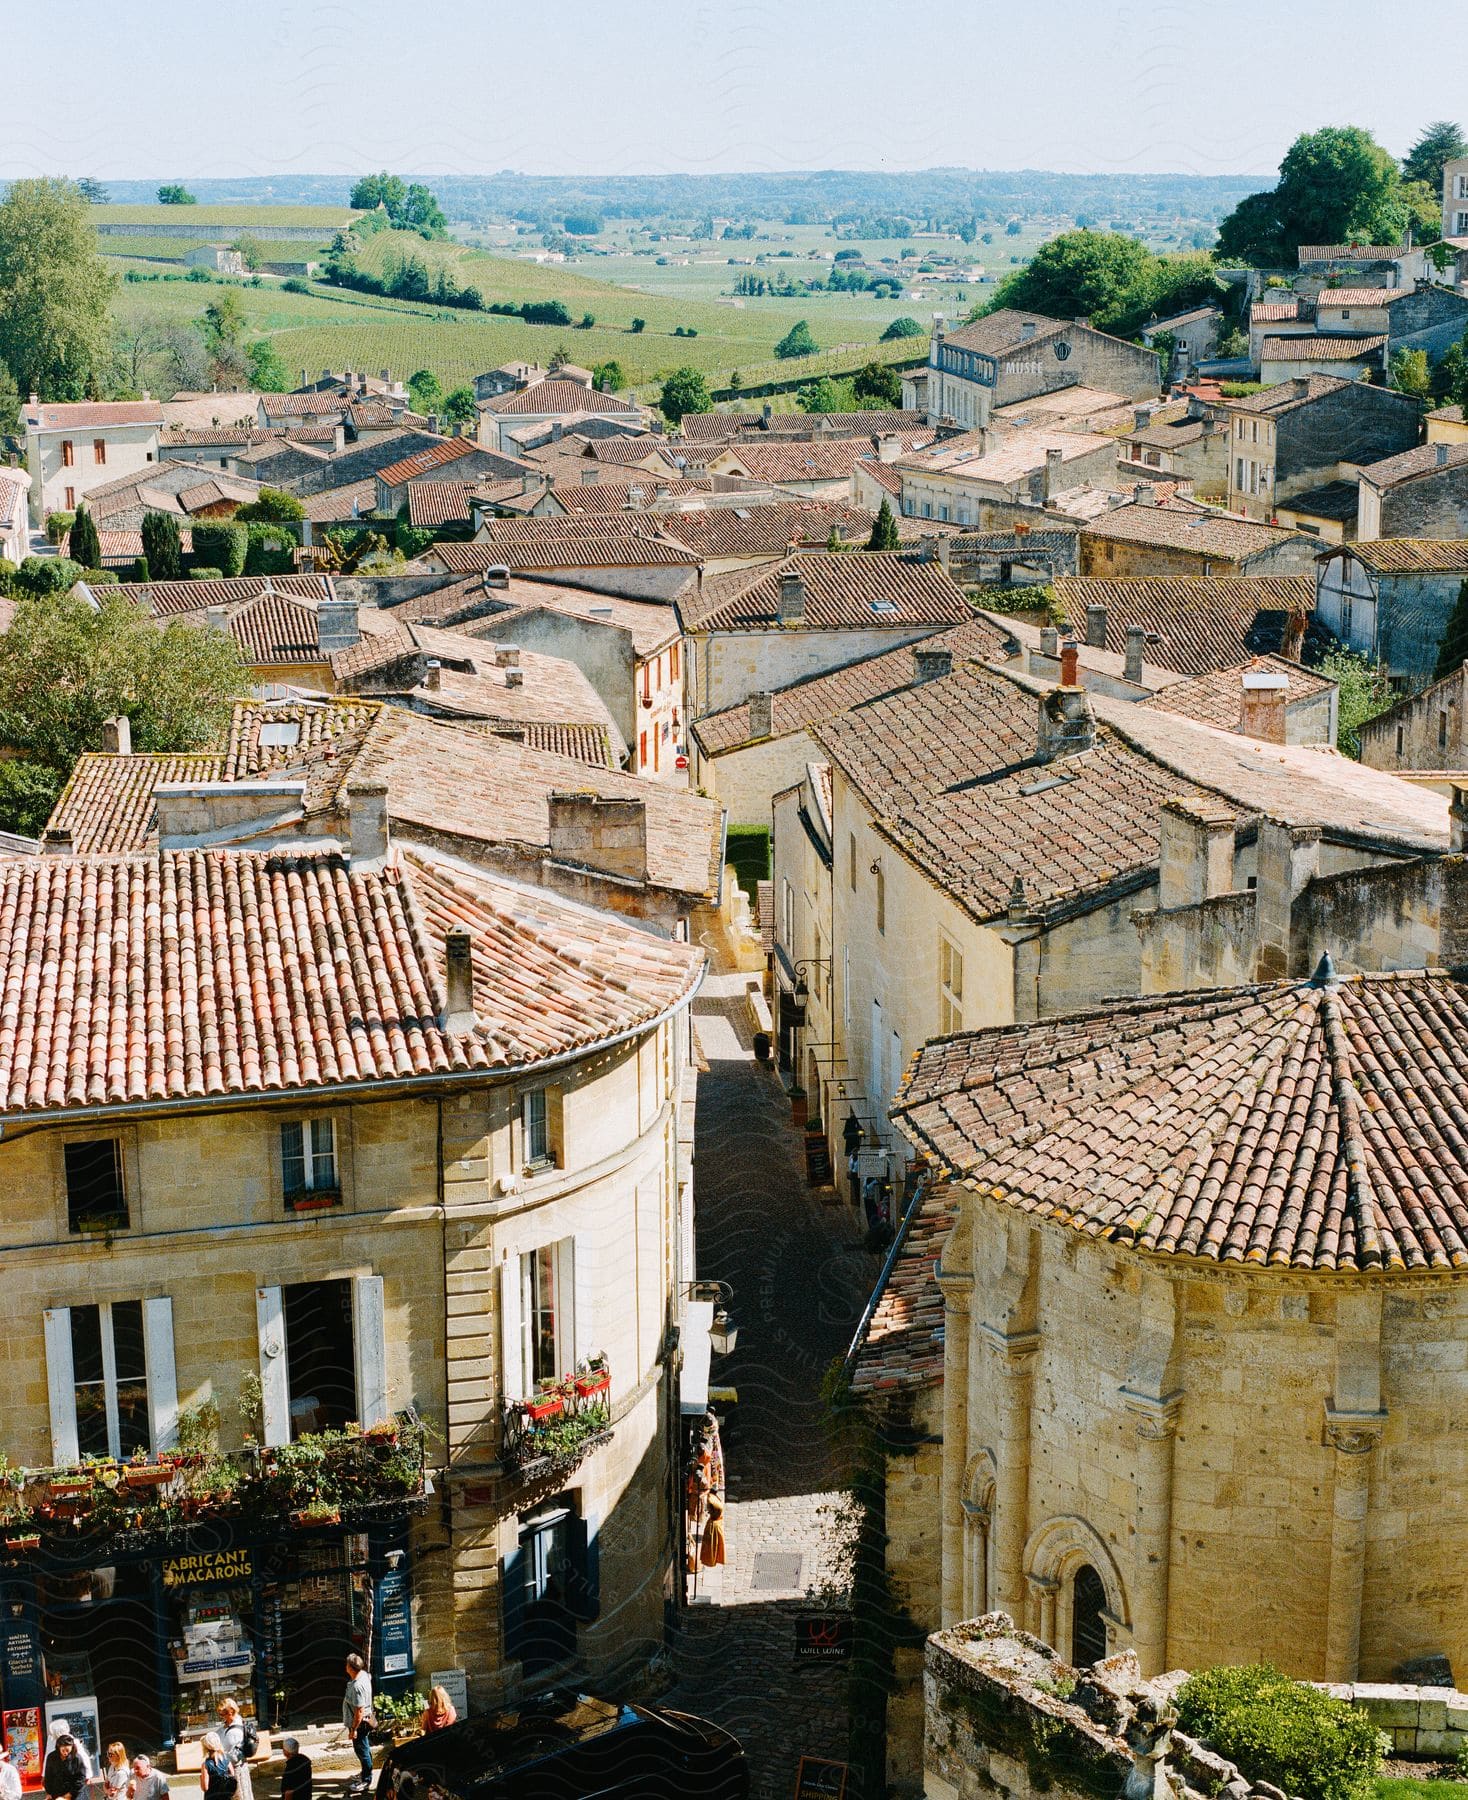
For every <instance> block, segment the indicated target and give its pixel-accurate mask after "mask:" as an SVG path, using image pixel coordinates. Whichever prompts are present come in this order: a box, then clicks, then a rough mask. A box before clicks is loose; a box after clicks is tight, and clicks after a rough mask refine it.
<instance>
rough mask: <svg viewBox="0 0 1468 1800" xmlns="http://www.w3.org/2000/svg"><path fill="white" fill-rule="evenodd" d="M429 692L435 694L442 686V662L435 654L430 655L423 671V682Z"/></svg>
mask: <svg viewBox="0 0 1468 1800" xmlns="http://www.w3.org/2000/svg"><path fill="white" fill-rule="evenodd" d="M422 685H423V686H424V687H426V688H427V689H428V691H429V693H430V694H436V693H437V692H438V691H439V689H440V688H441V687H442V686H443V664H442V663H441V662H440V661H439V660H438V658H437V657H436V656H430V657H429V659H428V666H427V667H426V668H425V669H424V671H423V683H422Z"/></svg>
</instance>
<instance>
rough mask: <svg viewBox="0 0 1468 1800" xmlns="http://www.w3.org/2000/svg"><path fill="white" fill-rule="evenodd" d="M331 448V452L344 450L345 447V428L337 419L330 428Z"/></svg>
mask: <svg viewBox="0 0 1468 1800" xmlns="http://www.w3.org/2000/svg"><path fill="white" fill-rule="evenodd" d="M331 447H332V449H333V450H338V451H340V450H345V449H346V447H347V428H346V426H345V425H343V424H342V422H341V420H340V419H338V420H337V422H336V424H335V425H333V426H332V428H331Z"/></svg>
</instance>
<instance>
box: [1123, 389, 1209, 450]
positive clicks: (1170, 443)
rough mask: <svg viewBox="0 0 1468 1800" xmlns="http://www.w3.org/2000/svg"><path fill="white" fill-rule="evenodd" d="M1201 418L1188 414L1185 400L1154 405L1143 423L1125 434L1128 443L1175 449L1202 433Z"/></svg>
mask: <svg viewBox="0 0 1468 1800" xmlns="http://www.w3.org/2000/svg"><path fill="white" fill-rule="evenodd" d="M1205 423H1206V421H1205V420H1203V419H1193V418H1189V416H1188V403H1187V401H1186V400H1176V401H1174V402H1173V403H1172V404H1171V405H1170V406H1159V407H1155V408H1154V409H1153V411H1152V415H1151V417H1150V418H1149V419H1148V420H1147V423H1146V424H1145V425H1138V426H1135V427H1134V428H1133V429H1132V430H1131V431H1129V432H1127V434H1126V441H1127V442H1128V443H1129V444H1145V445H1148V446H1149V447H1152V448H1156V449H1160V450H1176V449H1178V448H1179V447H1180V446H1181V445H1183V444H1192V443H1196V442H1197V440H1198V439H1199V438H1200V437H1202V435H1203V426H1204V424H1205Z"/></svg>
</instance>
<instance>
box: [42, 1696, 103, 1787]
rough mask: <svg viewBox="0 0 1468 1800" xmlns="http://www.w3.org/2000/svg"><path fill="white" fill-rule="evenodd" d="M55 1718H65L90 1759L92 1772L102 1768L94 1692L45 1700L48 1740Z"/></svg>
mask: <svg viewBox="0 0 1468 1800" xmlns="http://www.w3.org/2000/svg"><path fill="white" fill-rule="evenodd" d="M57 1719H65V1720H66V1723H67V1726H68V1727H69V1728H70V1731H71V1735H72V1736H73V1737H74V1738H75V1739H76V1741H77V1742H78V1743H79V1744H80V1745H81V1746H82V1748H83V1749H84V1750H85V1751H86V1753H87V1756H88V1757H89V1758H90V1760H91V1764H92V1769H93V1772H94V1773H99V1772H100V1771H101V1768H102V1731H101V1727H100V1726H99V1725H98V1723H97V1697H96V1695H95V1694H78V1695H72V1696H70V1697H68V1698H67V1699H65V1700H48V1701H47V1702H46V1738H47V1741H48V1742H49V1741H50V1737H51V1726H52V1723H53V1722H54V1721H55V1720H57Z"/></svg>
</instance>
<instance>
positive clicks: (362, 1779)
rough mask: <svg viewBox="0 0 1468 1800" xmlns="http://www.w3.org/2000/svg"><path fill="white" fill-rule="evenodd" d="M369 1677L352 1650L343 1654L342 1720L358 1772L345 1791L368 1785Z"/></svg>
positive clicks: (362, 1789) (361, 1790) (358, 1790)
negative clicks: (350, 1741) (344, 1682)
mask: <svg viewBox="0 0 1468 1800" xmlns="http://www.w3.org/2000/svg"><path fill="white" fill-rule="evenodd" d="M372 1723H373V1720H372V1677H371V1676H370V1675H369V1674H368V1673H367V1665H366V1664H365V1663H364V1662H363V1661H362V1659H361V1657H360V1656H358V1655H357V1653H356V1652H355V1651H353V1652H352V1654H351V1655H350V1656H349V1657H348V1658H347V1689H346V1692H345V1693H344V1694H343V1695H342V1724H343V1725H345V1726H346V1728H347V1735H348V1737H350V1738H351V1740H352V1748H353V1749H354V1750H355V1751H356V1752H357V1761H358V1763H359V1764H360V1766H361V1770H362V1773H361V1774H360V1776H358V1778H357V1780H355V1781H354V1782H352V1783H351V1785H350V1786H349V1787H348V1789H347V1792H348V1793H349V1794H366V1793H369V1792H370V1791H371V1788H372V1744H371V1735H370V1734H371V1731H372Z"/></svg>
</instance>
